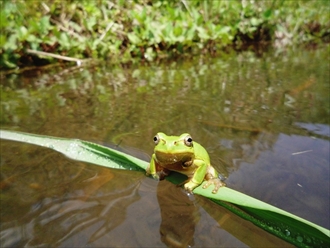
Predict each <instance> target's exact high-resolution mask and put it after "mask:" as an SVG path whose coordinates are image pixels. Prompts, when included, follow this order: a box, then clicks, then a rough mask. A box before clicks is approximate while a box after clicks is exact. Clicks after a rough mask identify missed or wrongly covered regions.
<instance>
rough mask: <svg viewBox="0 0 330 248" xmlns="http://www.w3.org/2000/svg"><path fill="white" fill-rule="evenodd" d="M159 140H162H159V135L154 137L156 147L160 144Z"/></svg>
mask: <svg viewBox="0 0 330 248" xmlns="http://www.w3.org/2000/svg"><path fill="white" fill-rule="evenodd" d="M159 140H160V138H159V136H158V134H157V135H156V136H155V137H154V142H155V144H156V145H157V144H158V143H159Z"/></svg>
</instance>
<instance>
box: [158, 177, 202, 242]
mask: <svg viewBox="0 0 330 248" xmlns="http://www.w3.org/2000/svg"><path fill="white" fill-rule="evenodd" d="M172 187H173V185H171V184H168V183H162V182H160V183H159V184H158V186H157V200H158V203H159V207H160V211H161V217H162V222H161V225H160V230H159V231H160V233H161V240H162V242H163V243H164V244H166V245H167V246H169V247H189V246H193V245H194V240H193V239H194V233H195V226H196V224H197V223H198V221H199V219H200V214H199V209H198V206H196V205H195V204H194V201H192V200H190V199H189V197H188V196H187V194H186V193H185V192H183V191H180V190H176V191H173V190H172V192H173V193H175V195H172V194H168V193H167V192H168V191H171V188H172Z"/></svg>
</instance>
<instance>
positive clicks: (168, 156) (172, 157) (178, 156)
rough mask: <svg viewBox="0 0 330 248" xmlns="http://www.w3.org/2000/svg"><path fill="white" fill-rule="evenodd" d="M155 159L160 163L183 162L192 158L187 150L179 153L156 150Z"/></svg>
mask: <svg viewBox="0 0 330 248" xmlns="http://www.w3.org/2000/svg"><path fill="white" fill-rule="evenodd" d="M155 154H156V159H157V161H158V162H159V163H162V164H175V163H178V162H180V163H184V162H187V161H190V160H191V159H192V156H193V155H192V154H191V153H187V152H181V153H175V154H173V153H165V152H156V153H155Z"/></svg>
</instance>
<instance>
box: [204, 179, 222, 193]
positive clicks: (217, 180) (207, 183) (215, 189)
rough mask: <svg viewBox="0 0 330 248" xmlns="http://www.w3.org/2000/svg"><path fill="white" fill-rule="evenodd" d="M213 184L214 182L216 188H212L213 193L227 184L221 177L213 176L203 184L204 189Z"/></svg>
mask: <svg viewBox="0 0 330 248" xmlns="http://www.w3.org/2000/svg"><path fill="white" fill-rule="evenodd" d="M211 184H214V189H213V190H212V193H213V194H216V193H217V192H218V190H219V189H220V187H223V186H226V184H225V183H224V182H222V181H221V180H220V179H219V178H212V179H209V180H207V181H206V183H205V184H204V186H203V189H206V188H207V187H209V186H210V185H211Z"/></svg>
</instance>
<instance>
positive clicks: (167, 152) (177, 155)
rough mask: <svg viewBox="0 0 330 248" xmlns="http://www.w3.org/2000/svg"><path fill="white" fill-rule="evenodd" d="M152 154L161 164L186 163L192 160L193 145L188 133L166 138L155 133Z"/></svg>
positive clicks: (164, 135) (161, 134)
mask: <svg viewBox="0 0 330 248" xmlns="http://www.w3.org/2000/svg"><path fill="white" fill-rule="evenodd" d="M154 142H155V145H156V146H155V150H154V154H155V156H156V158H157V161H159V162H161V163H168V164H172V163H177V162H187V161H191V160H192V159H193V158H194V144H193V140H192V138H191V136H190V135H189V134H188V133H184V134H181V135H180V136H167V135H166V134H164V133H157V134H156V136H155V137H154Z"/></svg>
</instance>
